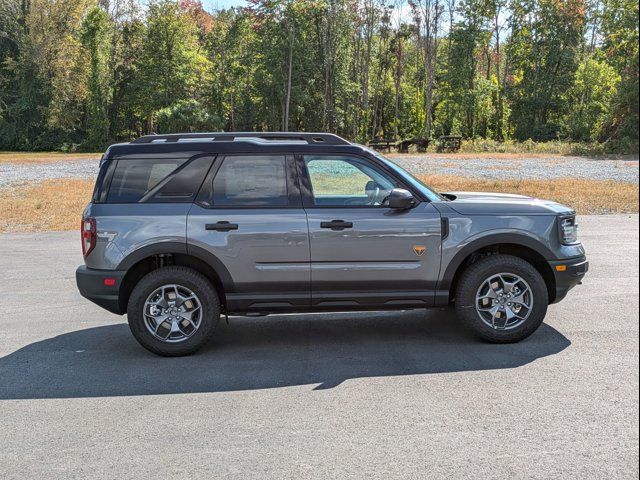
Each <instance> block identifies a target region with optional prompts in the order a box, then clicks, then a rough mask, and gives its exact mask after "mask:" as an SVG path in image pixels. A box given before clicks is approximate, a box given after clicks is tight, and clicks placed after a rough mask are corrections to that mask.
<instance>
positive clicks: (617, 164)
mask: <svg viewBox="0 0 640 480" xmlns="http://www.w3.org/2000/svg"><path fill="white" fill-rule="evenodd" d="M390 158H391V159H392V160H393V161H394V162H396V163H398V164H399V165H400V166H402V167H404V168H406V169H407V170H409V171H410V172H411V173H413V174H416V175H425V174H428V175H456V176H462V177H470V178H476V179H493V180H513V179H554V178H567V177H570V178H583V179H591V180H613V181H616V182H627V183H634V184H636V185H637V184H638V178H639V174H638V172H639V169H638V160H637V159H635V160H631V159H625V160H610V159H607V160H599V159H592V158H587V157H560V156H535V157H524V156H522V155H513V156H512V158H507V157H506V156H505V155H499V156H495V157H492V156H487V155H481V156H479V158H475V159H474V158H473V157H472V156H471V155H470V154H463V155H461V156H455V155H451V156H444V155H399V154H392V155H390ZM98 164H99V160H98V159H76V160H67V161H57V162H48V163H0V188H2V187H7V186H10V185H15V184H24V183H29V182H34V181H40V180H48V179H59V178H80V179H93V178H95V177H96V175H97V173H98Z"/></svg>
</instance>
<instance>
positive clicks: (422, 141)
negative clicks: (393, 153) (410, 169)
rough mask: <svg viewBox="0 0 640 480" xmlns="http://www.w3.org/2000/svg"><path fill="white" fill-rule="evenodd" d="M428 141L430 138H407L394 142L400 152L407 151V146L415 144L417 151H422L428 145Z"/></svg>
mask: <svg viewBox="0 0 640 480" xmlns="http://www.w3.org/2000/svg"><path fill="white" fill-rule="evenodd" d="M430 142H431V140H430V139H428V138H408V139H406V140H401V141H399V142H398V143H396V147H397V148H398V152H400V153H409V147H410V146H411V145H415V146H416V147H417V148H418V151H419V152H424V151H426V150H427V148H428V147H429V143H430Z"/></svg>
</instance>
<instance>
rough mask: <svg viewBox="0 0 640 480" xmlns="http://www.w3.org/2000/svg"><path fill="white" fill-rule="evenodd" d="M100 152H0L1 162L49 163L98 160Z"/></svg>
mask: <svg viewBox="0 0 640 480" xmlns="http://www.w3.org/2000/svg"><path fill="white" fill-rule="evenodd" d="M101 156H102V154H101V153H59V152H0V164H2V163H51V162H65V161H73V160H87V159H95V160H99V159H100V157H101Z"/></svg>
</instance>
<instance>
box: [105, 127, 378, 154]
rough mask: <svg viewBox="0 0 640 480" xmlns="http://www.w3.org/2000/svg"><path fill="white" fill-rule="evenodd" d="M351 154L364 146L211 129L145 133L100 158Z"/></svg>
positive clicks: (315, 136)
mask: <svg viewBox="0 0 640 480" xmlns="http://www.w3.org/2000/svg"><path fill="white" fill-rule="evenodd" d="M320 151H322V152H331V153H345V154H349V153H354V154H358V153H360V154H362V153H364V152H365V151H366V149H365V148H364V147H363V146H361V145H357V144H353V143H350V142H348V141H347V140H345V139H343V138H341V137H339V136H337V135H333V134H327V133H308V132H212V133H188V134H169V135H147V136H144V137H140V138H139V139H137V140H134V141H132V142H129V143H119V144H115V145H111V146H110V147H109V148H108V149H107V151H106V153H105V155H104V159H105V160H106V159H111V158H121V157H125V156H131V155H145V156H148V155H149V154H151V155H153V154H169V153H178V152H180V153H193V154H194V155H195V154H198V153H213V154H225V153H274V154H275V153H294V152H296V153H314V152H320Z"/></svg>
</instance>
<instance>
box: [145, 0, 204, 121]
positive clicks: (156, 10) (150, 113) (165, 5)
mask: <svg viewBox="0 0 640 480" xmlns="http://www.w3.org/2000/svg"><path fill="white" fill-rule="evenodd" d="M208 66H209V62H208V60H207V58H206V56H205V55H204V52H203V49H202V47H201V46H200V44H199V42H198V29H197V26H196V25H195V24H194V23H193V22H192V21H191V19H190V17H189V15H188V14H187V13H186V12H185V11H184V10H182V9H180V7H179V5H178V4H177V3H176V2H173V1H170V0H159V1H154V2H153V3H151V4H150V5H149V10H148V13H147V28H146V31H145V36H144V40H143V44H142V54H141V58H140V66H139V70H138V73H139V77H138V81H139V83H140V86H141V87H142V89H141V91H140V97H139V101H140V104H141V107H142V110H143V112H144V116H145V118H146V119H147V130H148V131H152V130H154V115H155V114H156V112H157V111H158V110H160V109H162V108H165V107H168V106H170V105H171V104H173V103H176V102H178V101H180V100H186V99H189V98H194V97H195V98H197V97H198V96H199V95H198V93H199V91H198V87H199V86H200V85H203V84H205V83H206V81H207V74H208Z"/></svg>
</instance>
